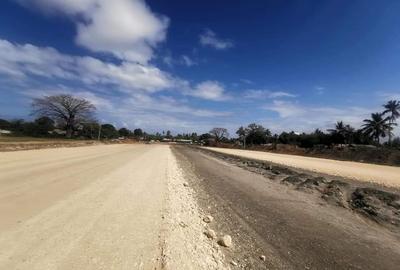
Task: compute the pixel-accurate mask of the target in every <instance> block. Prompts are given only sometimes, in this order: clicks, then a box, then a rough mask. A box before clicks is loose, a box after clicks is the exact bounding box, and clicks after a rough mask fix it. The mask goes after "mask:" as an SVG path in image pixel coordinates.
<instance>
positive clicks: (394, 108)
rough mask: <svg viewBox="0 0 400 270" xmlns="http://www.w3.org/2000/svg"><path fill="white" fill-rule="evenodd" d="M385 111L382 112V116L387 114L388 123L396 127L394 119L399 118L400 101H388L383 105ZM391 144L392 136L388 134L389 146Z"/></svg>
mask: <svg viewBox="0 0 400 270" xmlns="http://www.w3.org/2000/svg"><path fill="white" fill-rule="evenodd" d="M383 107H384V108H385V110H384V111H383V114H384V115H385V114H387V113H389V114H390V115H389V123H390V124H391V125H392V126H395V125H397V124H396V123H395V122H396V119H397V118H399V117H400V101H397V100H389V101H388V102H387V103H386V104H384V105H383ZM391 142H392V134H391V132H389V144H391Z"/></svg>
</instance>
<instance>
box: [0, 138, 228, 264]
mask: <svg viewBox="0 0 400 270" xmlns="http://www.w3.org/2000/svg"><path fill="white" fill-rule="evenodd" d="M0 172H1V173H0V269H29V270H34V269H40V270H45V269H176V268H173V267H171V268H170V267H168V266H169V265H171V266H174V265H192V266H194V268H190V267H188V268H186V269H223V267H222V260H223V259H222V253H221V252H218V250H216V249H215V248H213V247H211V246H210V245H209V244H208V243H207V242H206V239H205V236H203V235H202V230H203V227H202V225H203V224H202V222H201V213H200V210H199V209H197V206H196V203H195V202H194V199H193V198H192V195H191V192H190V189H189V188H187V189H184V190H181V189H182V187H183V183H184V182H185V178H184V177H185V176H184V174H183V172H182V171H181V170H180V169H179V168H178V167H177V164H176V161H175V157H174V156H173V155H172V152H171V150H170V148H169V147H168V146H163V145H109V146H93V147H77V148H60V149H44V150H32V151H20V152H9V153H0ZM172 208H173V209H172ZM178 210H179V211H178ZM189 213H196V215H193V214H189ZM180 222H184V223H185V224H187V226H186V227H185V228H182V227H181V226H179V224H180ZM195 251H196V253H197V254H201V257H197V256H185V254H186V255H187V254H193V253H195Z"/></svg>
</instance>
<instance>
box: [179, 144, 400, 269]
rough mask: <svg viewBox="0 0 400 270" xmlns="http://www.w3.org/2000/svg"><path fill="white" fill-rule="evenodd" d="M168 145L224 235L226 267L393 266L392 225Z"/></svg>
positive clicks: (398, 249) (399, 257)
mask: <svg viewBox="0 0 400 270" xmlns="http://www.w3.org/2000/svg"><path fill="white" fill-rule="evenodd" d="M174 151H175V153H176V155H177V157H178V161H179V163H180V164H181V166H182V167H184V168H185V169H186V171H187V173H189V171H191V172H192V177H191V179H193V180H192V184H193V186H194V189H195V190H196V194H197V198H198V202H199V204H200V205H201V206H202V207H203V209H207V210H208V212H209V214H211V215H212V216H214V218H215V223H214V229H215V230H216V231H217V232H223V233H228V234H230V235H232V237H233V248H232V249H230V250H229V252H227V254H226V255H227V257H228V258H229V259H230V260H232V261H233V262H234V264H235V265H234V266H232V268H233V269H243V268H244V269H393V270H394V269H399V268H398V267H399V265H400V236H399V235H398V233H397V232H395V231H390V230H387V229H386V228H385V227H382V226H380V225H379V224H377V223H375V222H372V221H370V220H368V219H366V218H364V217H362V216H360V215H358V214H356V213H354V212H352V211H350V210H349V209H345V208H343V207H338V206H333V205H329V204H327V203H326V202H324V201H323V200H322V199H321V198H319V197H316V196H313V194H310V193H307V192H303V191H298V190H294V189H293V188H291V187H290V186H287V185H283V184H280V183H279V182H276V181H275V180H270V179H268V178H266V177H264V176H263V175H260V174H257V173H253V172H250V171H248V170H245V169H243V168H240V167H237V166H235V165H232V164H230V163H227V162H226V161H224V160H221V159H217V158H215V157H213V156H210V155H209V154H207V153H204V152H203V151H199V149H196V148H191V147H175V148H174ZM261 256H265V257H263V259H265V260H261V259H260V257H261Z"/></svg>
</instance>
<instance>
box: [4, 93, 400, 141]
mask: <svg viewBox="0 0 400 270" xmlns="http://www.w3.org/2000/svg"><path fill="white" fill-rule="evenodd" d="M95 111H96V107H95V106H94V105H93V104H92V103H91V102H90V101H88V100H86V99H83V98H78V97H74V96H71V95H55V96H44V97H42V98H35V99H33V101H32V116H35V117H36V119H35V120H34V121H24V120H12V121H7V120H5V119H0V129H2V130H9V131H11V132H12V133H13V134H14V135H21V136H33V137H66V138H73V137H74V138H83V139H115V138H119V137H124V138H136V139H144V140H163V139H187V140H192V141H193V142H205V143H210V142H213V143H215V144H218V143H239V144H242V145H243V146H244V147H246V146H247V145H261V144H269V143H281V144H291V145H297V146H300V147H303V148H311V147H314V146H316V145H335V144H365V145H367V144H368V145H371V144H372V145H380V144H381V139H382V138H386V137H387V138H388V141H387V142H386V143H385V144H386V145H389V146H397V147H398V146H400V139H399V138H398V137H397V138H393V129H394V127H396V126H397V120H398V118H399V117H400V101H397V100H390V101H388V102H387V103H385V104H384V105H383V111H382V112H377V113H372V114H371V117H370V118H368V119H365V120H364V121H363V124H362V126H361V127H360V128H359V129H356V128H354V127H352V126H351V125H349V124H345V123H344V122H343V121H338V122H337V123H336V124H335V126H334V128H332V129H328V130H327V131H326V132H324V131H322V130H320V129H316V130H315V131H313V132H311V133H296V132H294V131H291V132H286V131H284V132H282V133H280V134H272V133H271V131H270V130H269V129H268V128H265V127H263V126H262V125H259V124H256V123H252V124H249V125H248V126H247V127H243V126H241V127H239V128H238V130H237V131H236V135H237V137H236V138H230V136H229V132H228V130H227V129H226V128H222V127H216V128H213V129H212V130H210V131H209V132H208V133H204V134H201V135H198V134H197V133H195V132H192V133H187V134H178V135H175V136H173V135H172V133H171V131H169V130H168V131H166V132H165V131H162V132H157V133H155V134H148V133H146V132H144V131H143V130H142V129H140V128H137V129H134V130H129V129H127V128H120V129H117V128H116V127H115V126H114V125H112V124H110V123H99V121H97V120H96V119H95V117H94V114H95Z"/></svg>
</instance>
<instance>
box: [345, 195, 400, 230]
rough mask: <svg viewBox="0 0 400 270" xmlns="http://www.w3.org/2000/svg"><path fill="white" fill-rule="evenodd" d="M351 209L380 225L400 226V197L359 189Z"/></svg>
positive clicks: (351, 202)
mask: <svg viewBox="0 0 400 270" xmlns="http://www.w3.org/2000/svg"><path fill="white" fill-rule="evenodd" d="M350 205H351V207H352V208H353V209H354V210H356V211H358V212H360V213H362V214H364V215H366V216H367V217H369V218H372V219H373V220H375V221H377V222H378V223H390V224H392V225H396V226H399V225H400V195H398V194H395V193H390V192H386V191H382V190H377V189H372V188H357V189H356V190H355V191H354V192H353V194H352V196H351V201H350Z"/></svg>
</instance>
